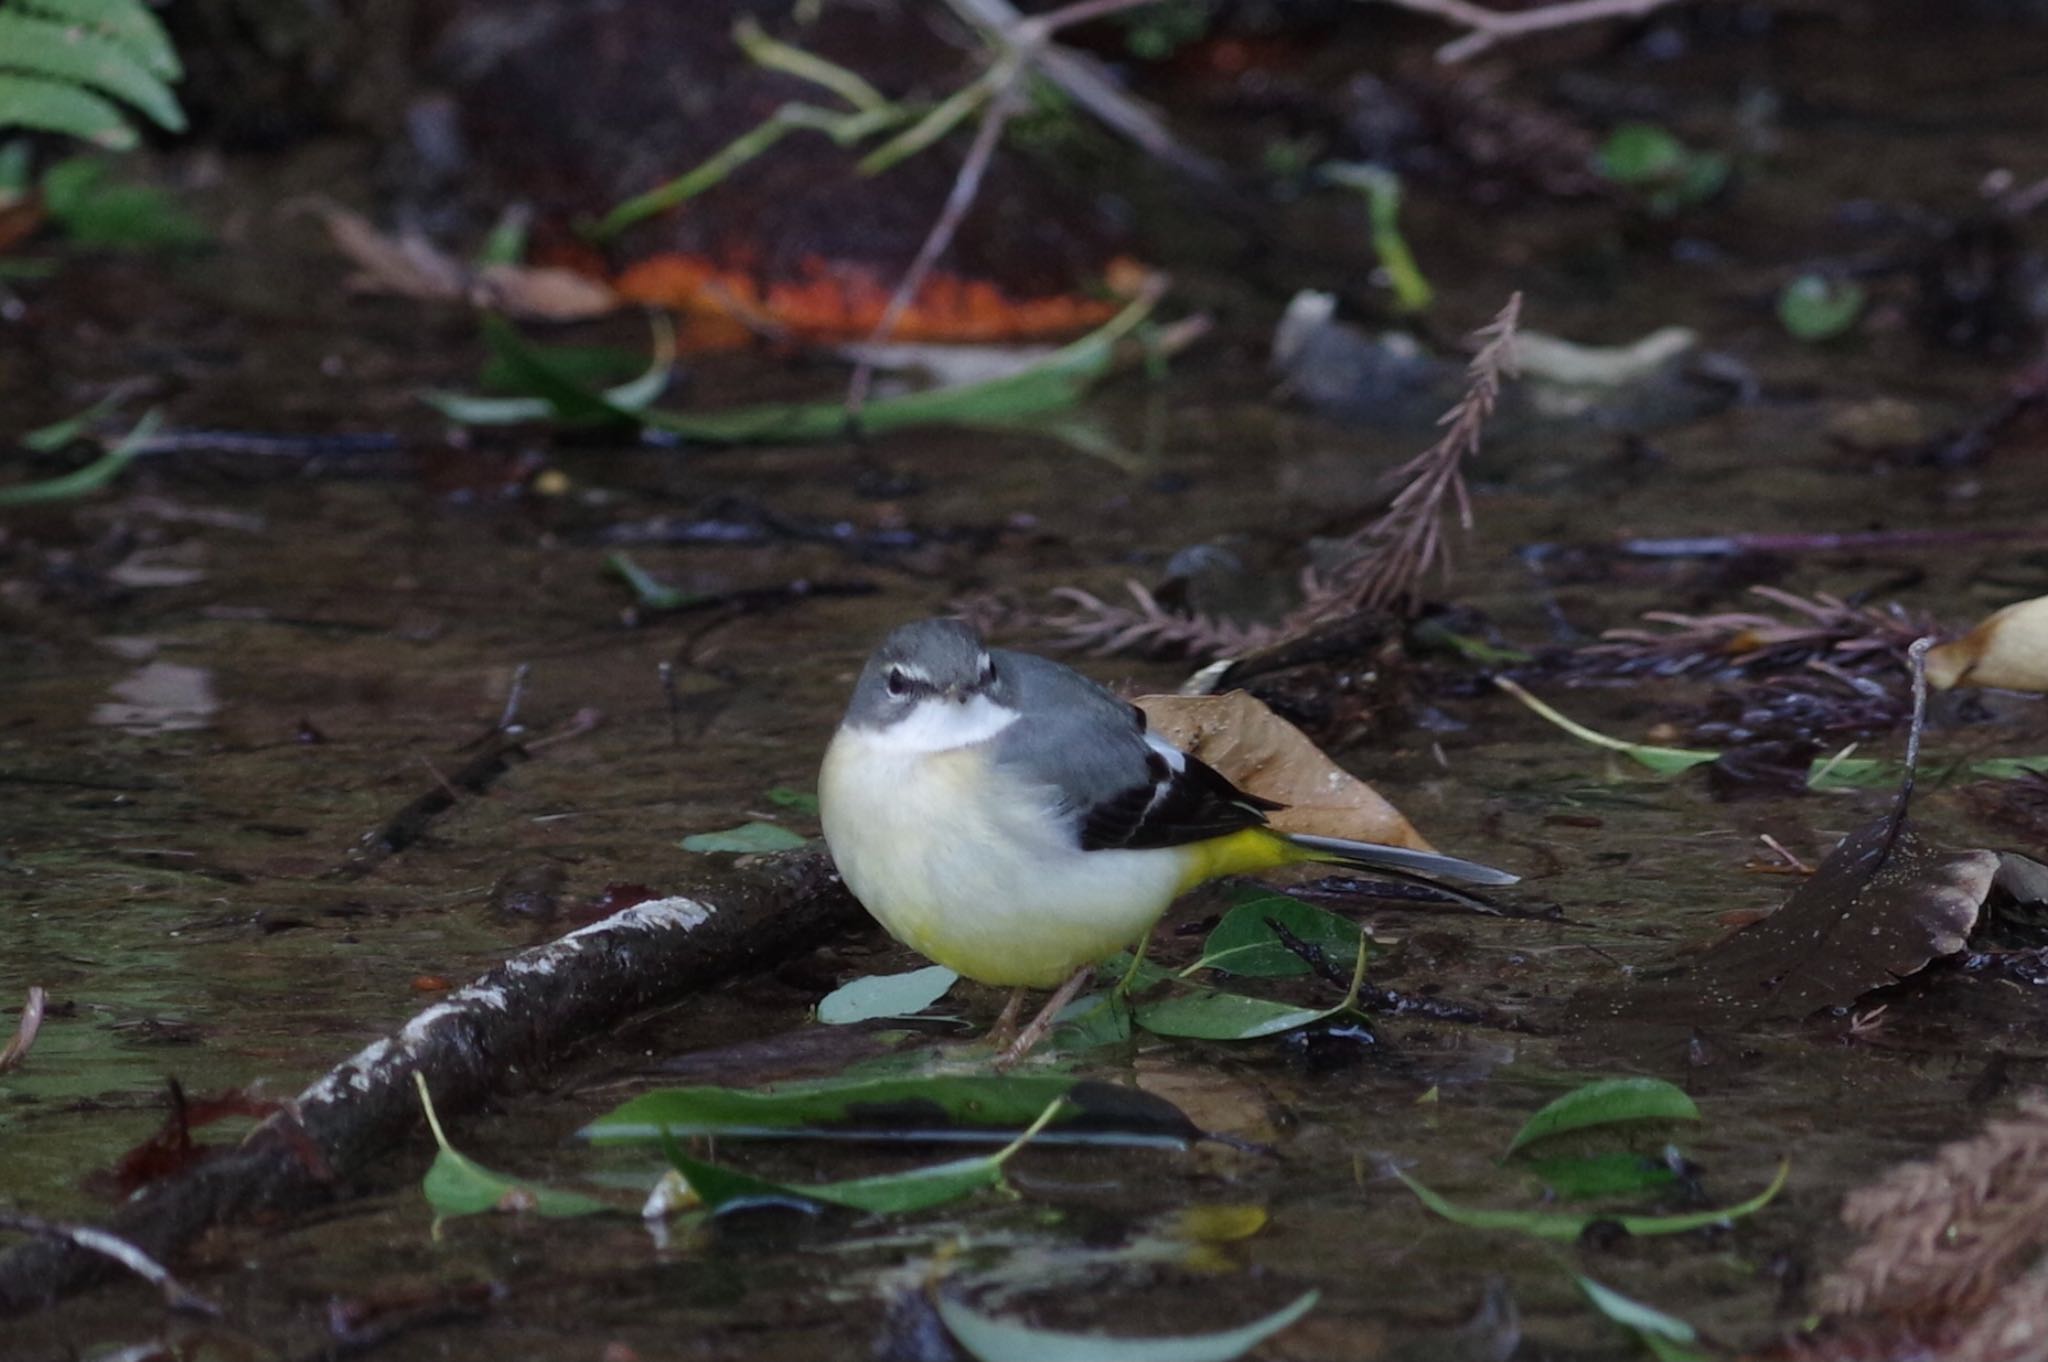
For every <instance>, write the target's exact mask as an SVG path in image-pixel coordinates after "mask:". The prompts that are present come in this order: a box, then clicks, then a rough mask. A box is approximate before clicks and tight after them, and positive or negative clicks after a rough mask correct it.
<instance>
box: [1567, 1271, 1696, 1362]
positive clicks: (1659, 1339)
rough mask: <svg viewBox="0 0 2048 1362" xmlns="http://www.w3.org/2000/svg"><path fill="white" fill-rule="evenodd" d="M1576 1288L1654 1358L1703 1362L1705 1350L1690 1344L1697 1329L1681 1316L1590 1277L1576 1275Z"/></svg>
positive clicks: (1679, 1361) (1668, 1360)
mask: <svg viewBox="0 0 2048 1362" xmlns="http://www.w3.org/2000/svg"><path fill="white" fill-rule="evenodd" d="M1578 1281H1579V1289H1580V1290H1581V1291H1583V1292H1585V1293H1586V1298H1587V1299H1588V1300H1590V1301H1592V1302H1593V1308H1594V1309H1595V1310H1598V1311H1599V1312H1600V1313H1601V1314H1603V1315H1605V1316H1607V1318H1609V1319H1611V1320H1613V1321H1614V1322H1615V1323H1616V1324H1619V1325H1620V1326H1622V1327H1623V1328H1624V1329H1627V1330H1629V1331H1630V1332H1632V1333H1634V1334H1635V1336H1636V1337H1637V1338H1639V1339H1641V1340H1642V1343H1643V1346H1644V1347H1646V1348H1648V1349H1649V1350H1650V1352H1651V1354H1652V1355H1653V1356H1654V1357H1656V1358H1657V1359H1658V1362H1706V1360H1707V1358H1708V1356H1709V1354H1707V1353H1705V1352H1702V1351H1700V1350H1699V1349H1697V1348H1695V1347H1694V1346H1693V1345H1694V1344H1696V1343H1698V1342H1699V1341H1700V1336H1699V1331H1698V1330H1697V1329H1694V1328H1693V1327H1692V1326H1691V1325H1690V1324H1687V1323H1686V1322H1685V1321H1684V1320H1682V1319H1679V1318H1677V1317H1676V1316H1673V1315H1667V1314H1665V1313H1664V1312H1663V1311H1662V1310H1655V1309H1652V1308H1651V1307H1649V1306H1647V1305H1644V1304H1643V1303H1642V1302H1641V1301H1638V1300H1632V1299H1630V1298H1629V1297H1627V1296H1624V1295H1622V1294H1621V1293H1620V1292H1619V1291H1616V1290H1614V1289H1613V1288H1612V1287H1607V1286H1602V1285H1601V1284H1600V1283H1598V1282H1596V1281H1594V1280H1593V1279H1592V1278H1591V1277H1584V1276H1582V1277H1580V1278H1579V1279H1578Z"/></svg>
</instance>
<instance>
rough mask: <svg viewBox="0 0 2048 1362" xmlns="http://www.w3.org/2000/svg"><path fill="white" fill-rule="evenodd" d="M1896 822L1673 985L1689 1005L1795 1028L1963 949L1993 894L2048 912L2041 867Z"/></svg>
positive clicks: (1880, 827) (1826, 867) (1849, 844)
mask: <svg viewBox="0 0 2048 1362" xmlns="http://www.w3.org/2000/svg"><path fill="white" fill-rule="evenodd" d="M1893 823H1894V816H1893V815H1891V814H1887V815H1885V816H1884V817H1881V818H1876V819H1873V820H1872V821H1871V822H1869V823H1867V824H1865V825H1864V826H1862V827H1860V828H1858V829H1857V830H1856V831H1854V832H1852V833H1850V834H1849V835H1848V836H1847V837H1845V838H1843V839H1842V841H1841V843H1840V844H1839V845H1837V846H1836V847H1835V849H1834V850H1833V851H1832V852H1830V853H1829V854H1828V857H1827V859H1826V860H1824V861H1822V862H1821V863H1820V868H1819V869H1818V870H1816V871H1815V872H1814V873H1813V877H1812V878H1811V879H1809V880H1807V881H1805V882H1804V883H1803V884H1801V885H1800V886H1799V887H1798V888H1797V889H1795V890H1793V891H1792V895H1791V897H1789V898H1788V899H1786V900H1785V904H1784V906H1783V907H1782V908H1780V909H1778V911H1777V912H1775V913H1772V914H1771V915H1770V916H1769V917H1766V918H1764V919H1763V920H1762V921H1760V922H1757V923H1754V924H1753V925H1751V926H1748V927H1744V928H1743V929H1742V930H1740V931H1738V932H1735V933H1734V934H1733V935H1731V936H1729V937H1727V938H1725V939H1724V940H1722V941H1720V942H1718V943H1716V944H1715V945H1713V946H1711V947H1709V948H1708V949H1707V950H1706V951H1705V952H1704V953H1703V954H1702V955H1700V956H1699V957H1698V959H1697V960H1696V961H1695V962H1694V963H1693V964H1692V965H1690V966H1689V967H1688V968H1686V969H1685V970H1684V971H1683V972H1682V973H1681V974H1680V975H1678V976H1677V978H1676V980H1675V982H1676V983H1678V984H1680V985H1683V986H1684V988H1685V990H1686V992H1687V993H1688V994H1689V995H1691V997H1690V1001H1691V1002H1693V1003H1696V1004H1701V1005H1704V1006H1705V1007H1707V1008H1708V1009H1709V1010H1710V1011H1711V1012H1712V1013H1713V1014H1715V1015H1716V1016H1718V1017H1720V1018H1727V1017H1730V1016H1736V1017H1780V1018H1786V1019H1792V1018H1798V1017H1804V1016H1806V1015H1808V1014H1809V1013H1812V1012H1815V1011H1818V1010H1819V1009H1821V1008H1823V1007H1837V1006H1841V1005H1844V1004H1847V1003H1851V1002H1854V1001H1855V1000H1856V999H1857V998H1858V997H1859V996H1861V995H1862V994H1864V993H1867V992H1869V991H1870V990H1872V989H1877V988H1882V987H1884V986H1885V985H1887V984H1892V983H1896V982H1898V981H1899V980H1900V979H1903V978H1905V977H1906V976H1908V975H1910V974H1914V973H1917V972H1918V971H1919V970H1921V969H1923V968H1925V967H1926V966H1927V965H1928V964H1929V963H1930V962H1931V961H1933V960H1936V959H1939V958H1940V957H1942V956H1945V955H1953V954H1954V953H1955V952H1957V951H1959V950H1961V949H1963V946H1964V943H1965V942H1966V941H1967V939H1968V938H1969V935H1970V933H1971V932H1972V931H1973V930H1974V929H1975V928H1976V926H1977V922H1978V918H1979V916H1980V915H1981V912H1982V910H1983V907H1984V902H1985V900H1986V899H1987V898H1989V897H1990V896H1991V895H1992V894H1993V893H1994V892H1996V893H2000V894H2005V895H2009V896H2010V897H2012V898H2014V899H2016V900H2018V901H2020V902H2022V903H2035V902H2048V866H2043V865H2041V864H2040V863H2039V862H2036V861H2033V860H2030V859H2028V858H2027V857H2025V856H2019V855H2016V854H2014V853H2012V852H1999V851H1989V850H1983V849H1978V850H1973V851H1949V850H1946V849H1944V848H1942V847H1940V846H1937V845H1935V844H1934V843H1933V842H1931V841H1929V840H1927V839H1926V838H1925V837H1922V836H1921V835H1920V834H1919V833H1918V832H1916V831H1915V830H1914V829H1913V827H1912V826H1911V825H1910V824H1907V825H1905V826H1901V827H1899V828H1898V829H1897V832H1896V835H1893Z"/></svg>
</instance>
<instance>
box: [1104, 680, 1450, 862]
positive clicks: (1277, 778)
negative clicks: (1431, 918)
mask: <svg viewBox="0 0 2048 1362" xmlns="http://www.w3.org/2000/svg"><path fill="white" fill-rule="evenodd" d="M1134 703H1135V704H1136V705H1137V706H1138V708H1139V709H1141V710H1143V711H1145V718H1146V720H1147V722H1148V724H1149V726H1150V728H1151V730H1152V731H1153V732H1154V733H1156V734H1158V735H1159V736H1160V737H1162V738H1164V739H1166V741H1168V742H1170V743H1172V744H1173V745H1174V746H1176V747H1178V748H1180V749H1181V750H1183V751H1185V752H1187V753H1189V754H1190V755H1191V756H1195V757H1199V758H1200V759H1201V760H1203V761H1205V762H1207V763H1208V764H1209V765H1211V766H1213V767H1215V768H1216V769H1217V770H1218V771H1221V772H1222V773H1223V774H1224V775H1225V776H1227V777H1229V779H1230V780H1231V782H1232V783H1233V784H1235V785H1236V786H1237V787H1238V788H1239V789H1241V790H1244V791H1245V792H1247V793H1249V794H1255V795H1258V796H1259V797H1260V798H1262V799H1271V800H1275V801H1277V802H1279V803H1281V804H1285V805H1286V806H1287V807H1286V808H1284V809H1280V810H1277V811H1275V812H1274V814H1273V817H1272V825H1273V827H1274V828H1275V829H1277V830H1278V831H1280V832H1287V833H1302V834H1307V835H1309V836H1315V837H1345V838H1349V839H1351V840H1352V841H1356V842H1378V843H1380V844H1381V845H1383V846H1397V847H1411V848H1413V849H1414V850H1416V851H1433V850H1435V848H1434V847H1432V846H1431V845H1430V844H1429V843H1428V841H1426V840H1425V839H1424V838H1423V836H1422V834H1421V833H1419V832H1417V831H1416V830H1415V829H1414V827H1413V826H1411V825H1410V824H1409V822H1408V820H1407V819H1406V818H1403V817H1402V816H1401V812H1400V810H1398V809H1396V808H1395V807H1394V806H1393V805H1392V804H1390V803H1388V802H1387V801H1386V799H1385V798H1383V797H1382V796H1381V795H1380V793H1379V792H1378V791H1377V790H1375V789H1373V788H1372V786H1370V785H1368V784H1366V783H1365V782H1364V781H1362V780H1360V779H1359V778H1358V777H1357V776H1354V775H1352V774H1351V773H1350V772H1349V771H1346V770H1345V769H1344V768H1343V767H1341V766H1339V765H1337V763H1335V762H1333V761H1331V760H1330V759H1329V758H1328V757H1327V756H1324V755H1323V753H1322V751H1321V750H1320V749H1318V748H1317V747H1316V745H1315V744H1314V743H1313V742H1311V741H1309V738H1308V735H1306V734H1305V733H1303V732H1302V731H1301V730H1300V729H1298V728H1296V727H1295V726H1294V725H1293V724H1290V723H1288V722H1287V720H1285V719H1283V718H1281V717H1280V716H1279V715H1278V714H1275V713H1274V712H1273V711H1272V710H1271V709H1269V708H1267V706H1266V704H1265V702H1264V701H1261V700H1259V699H1258V698H1256V697H1255V696H1253V695H1251V694H1249V693H1248V692H1245V691H1241V690H1240V691H1231V692H1230V693H1229V694H1227V695H1141V696H1139V697H1138V698H1137V700H1136V701H1135V702H1134Z"/></svg>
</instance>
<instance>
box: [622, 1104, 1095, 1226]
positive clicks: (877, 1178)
mask: <svg viewBox="0 0 2048 1362" xmlns="http://www.w3.org/2000/svg"><path fill="white" fill-rule="evenodd" d="M1065 1100H1066V1099H1065V1098H1063V1097H1055V1098H1053V1099H1052V1101H1051V1103H1050V1104H1048V1105H1047V1106H1046V1108H1045V1110H1044V1111H1042V1112H1040V1113H1039V1115H1038V1119H1037V1120H1035V1121H1033V1122H1032V1123H1031V1125H1030V1126H1029V1127H1027V1128H1026V1129H1025V1130H1024V1132H1023V1133H1022V1134H1020V1135H1018V1136H1017V1138H1016V1139H1014V1140H1012V1141H1011V1142H1010V1143H1009V1144H1007V1145H1004V1146H1003V1147H1002V1148H1001V1149H999V1150H997V1151H996V1152H995V1153H993V1154H983V1155H980V1156H979V1157H977V1158H971V1159H954V1160H952V1161H951V1162H949V1163H938V1164H931V1165H929V1166H927V1167H924V1168H912V1169H908V1170H906V1171H904V1172H901V1173H878V1174H876V1175H874V1176H873V1177H866V1178H851V1179H848V1180H847V1181H845V1182H820V1183H809V1184H801V1185H799V1184H791V1183H779V1182H769V1181H768V1180H766V1179H765V1178H757V1177H755V1176H753V1175H752V1174H751V1173H742V1172H740V1171H739V1170H737V1169H733V1168H721V1167H719V1166H718V1165H717V1164H711V1163H704V1162H702V1161H701V1160H698V1159H693V1158H691V1157H689V1156H688V1155H687V1154H684V1153H683V1151H682V1150H681V1149H679V1148H677V1147H676V1143H675V1140H674V1139H673V1138H672V1137H668V1138H664V1139H663V1141H662V1144H663V1148H664V1149H665V1151H666V1152H667V1154H668V1161H669V1162H670V1163H671V1164H673V1165H674V1166H675V1169H676V1171H677V1172H679V1173H681V1174H682V1175H683V1177H684V1178H685V1179H686V1180H687V1181H688V1182H689V1184H690V1189H691V1190H692V1191H694V1192H696V1193H697V1195H698V1196H700V1197H702V1198H703V1200H704V1204H705V1205H706V1206H707V1207H709V1208H710V1209H712V1210H714V1211H717V1210H723V1209H726V1208H728V1207H733V1206H746V1205H761V1204H775V1203H782V1204H788V1203H790V1202H795V1203H798V1204H807V1203H812V1204H814V1203H819V1202H822V1203H824V1204H826V1205H828V1206H844V1207H846V1208H847V1209H848V1210H855V1211H869V1212H872V1213H874V1214H877V1215H900V1214H903V1213H906V1212H909V1211H921V1210H924V1209H926V1208H927V1207H931V1206H940V1205H944V1204H945V1203H946V1202H949V1201H958V1200H959V1199H960V1198H962V1197H964V1196H968V1195H971V1194H972V1193H974V1192H978V1191H980V1190H981V1189H982V1188H984V1187H994V1186H998V1185H1000V1184H1001V1183H1002V1180H1003V1165H1004V1164H1005V1163H1008V1162H1009V1160H1010V1157H1011V1156H1012V1155H1014V1154H1015V1153H1016V1152H1017V1151H1018V1150H1020V1149H1022V1148H1023V1147H1024V1146H1025V1145H1026V1144H1029V1143H1030V1142H1031V1140H1032V1138H1033V1137H1034V1136H1036V1135H1037V1134H1038V1133H1039V1132H1040V1131H1041V1130H1043V1129H1045V1127H1046V1125H1047V1124H1048V1123H1050V1122H1051V1121H1052V1119H1053V1117H1054V1116H1055V1115H1057V1114H1058V1112H1059V1110H1060V1108H1061V1106H1062V1105H1064V1103H1065ZM665 1134H666V1133H665Z"/></svg>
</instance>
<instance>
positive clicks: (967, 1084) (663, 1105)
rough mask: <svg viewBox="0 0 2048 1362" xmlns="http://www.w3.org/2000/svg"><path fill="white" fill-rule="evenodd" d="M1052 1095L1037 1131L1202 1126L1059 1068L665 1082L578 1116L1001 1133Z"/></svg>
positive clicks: (617, 1138)
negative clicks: (756, 1087)
mask: <svg viewBox="0 0 2048 1362" xmlns="http://www.w3.org/2000/svg"><path fill="white" fill-rule="evenodd" d="M1055 1099H1063V1100H1064V1102H1065V1105H1064V1106H1063V1107H1062V1108H1061V1109H1060V1113H1059V1115H1058V1116H1057V1117H1055V1118H1054V1120H1053V1122H1052V1124H1051V1125H1050V1126H1048V1127H1047V1128H1046V1130H1045V1131H1044V1132H1043V1134H1042V1135H1041V1136H1040V1138H1041V1139H1043V1140H1046V1141H1048V1142H1055V1143H1066V1144H1117V1145H1145V1146H1173V1147H1179V1146H1183V1145H1186V1144H1187V1143H1188V1142H1189V1141H1191V1140H1194V1139H1197V1138H1199V1137H1200V1135H1201V1132H1200V1131H1198V1130H1197V1129H1196V1128H1195V1127H1194V1125H1193V1124H1192V1123H1191V1122H1189V1120H1188V1118H1187V1117H1186V1116H1184V1115H1182V1114H1181V1111H1180V1109H1179V1108H1178V1107H1176V1106H1174V1105H1173V1104H1172V1103H1171V1102H1168V1101H1166V1100H1165V1099H1164V1098H1160V1097H1154V1096H1153V1095H1152V1094H1150V1093H1148V1092H1144V1091H1141V1090H1140V1089H1137V1088H1130V1087H1124V1086H1121V1085H1118V1084H1114V1083H1104V1082H1100V1081H1097V1080H1094V1079H1078V1078H1073V1077H1070V1076H1065V1075H1006V1076H1002V1077H991V1076H983V1075H958V1076H939V1077H928V1078H868V1079H826V1080H821V1081H819V1082H815V1083H792V1084H787V1085H784V1086H782V1087H781V1088H779V1089H777V1090H775V1091H772V1092H756V1091H750V1090H747V1089H742V1088H719V1087H708V1086H707V1087H692V1088H668V1089H663V1090H660V1091H656V1092H650V1093H643V1094H642V1095H640V1096H639V1097H636V1098H634V1099H633V1100H632V1101H630V1102H627V1103H626V1104H625V1105H623V1106H621V1107H618V1108H617V1109H615V1110H613V1111H610V1112H607V1113H606V1114H605V1115H603V1116H600V1117H599V1118H598V1119H597V1120H595V1121H593V1122H591V1123H590V1124H589V1125H588V1126H585V1127H584V1128H583V1130H582V1132H581V1133H582V1134H583V1136H584V1137H585V1138H587V1139H590V1140H592V1141H594V1142H596V1143H599V1144H632V1143H642V1144H644V1143H648V1142H650V1141H656V1140H659V1139H660V1137H661V1132H662V1131H663V1130H667V1131H670V1132H671V1133H673V1134H675V1135H677V1136H690V1135H715V1136H718V1137H720V1138H723V1139H760V1138H769V1139H789V1138H797V1139H836V1140H849V1139H852V1140H887V1141H912V1142H919V1143H937V1142H962V1141H991V1142H992V1141H997V1140H1006V1139H1008V1138H1010V1137H1011V1136H1012V1135H1013V1134H1015V1133H1016V1132H1017V1131H1018V1130H1021V1129H1022V1128H1024V1127H1025V1126H1028V1125H1029V1124H1030V1123H1031V1121H1032V1119H1033V1118H1034V1117H1036V1116H1037V1115H1038V1114H1039V1113H1041V1112H1043V1111H1044V1110H1045V1109H1046V1107H1047V1105H1048V1104H1049V1103H1051V1102H1053V1101H1054V1100H1055Z"/></svg>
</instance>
